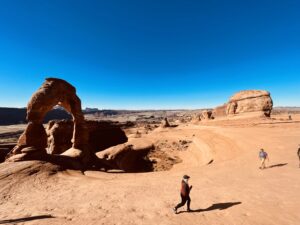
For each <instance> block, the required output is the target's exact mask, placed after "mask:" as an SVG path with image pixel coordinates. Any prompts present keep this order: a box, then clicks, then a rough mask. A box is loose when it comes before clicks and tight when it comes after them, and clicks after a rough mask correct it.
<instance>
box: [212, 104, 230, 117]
mask: <svg viewBox="0 0 300 225" xmlns="http://www.w3.org/2000/svg"><path fill="white" fill-rule="evenodd" d="M226 110H227V104H224V105H222V106H218V107H216V108H214V110H213V117H215V118H216V117H224V116H227V113H226Z"/></svg>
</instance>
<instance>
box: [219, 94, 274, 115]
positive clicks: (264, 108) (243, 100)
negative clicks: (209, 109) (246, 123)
mask: <svg viewBox="0 0 300 225" xmlns="http://www.w3.org/2000/svg"><path fill="white" fill-rule="evenodd" d="M272 109H273V101H272V98H271V95H270V93H269V92H268V91H260V90H247V91H240V92H238V93H236V94H234V95H233V96H232V97H231V98H230V100H229V102H228V103H225V104H224V105H222V106H218V107H216V108H215V109H214V110H213V116H214V117H215V118H220V117H225V116H237V115H238V116H250V117H253V116H254V117H259V116H265V117H270V115H271V112H272Z"/></svg>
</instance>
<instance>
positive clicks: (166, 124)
mask: <svg viewBox="0 0 300 225" xmlns="http://www.w3.org/2000/svg"><path fill="white" fill-rule="evenodd" d="M160 126H161V127H164V128H165V127H170V123H169V121H168V118H167V117H166V118H164V119H163V120H162V121H161V125H160Z"/></svg>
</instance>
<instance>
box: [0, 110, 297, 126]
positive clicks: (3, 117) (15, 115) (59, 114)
mask: <svg viewBox="0 0 300 225" xmlns="http://www.w3.org/2000/svg"><path fill="white" fill-rule="evenodd" d="M82 111H83V113H84V114H95V115H96V116H111V115H122V114H128V113H141V112H157V111H161V112H163V111H174V112H175V111H189V110H112V109H104V110H99V109H97V108H86V109H84V110H82ZM191 111H195V110H191ZM282 112H286V113H300V107H274V109H273V113H274V114H278V113H282ZM54 119H58V120H61V119H72V116H71V115H70V114H69V113H68V112H66V111H65V110H64V109H63V108H62V107H54V109H53V110H51V111H49V112H48V113H47V115H46V116H45V119H44V123H47V122H48V121H49V120H54ZM24 123H27V121H26V108H7V107H0V125H12V124H24Z"/></svg>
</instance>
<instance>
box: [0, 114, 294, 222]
mask: <svg viewBox="0 0 300 225" xmlns="http://www.w3.org/2000/svg"><path fill="white" fill-rule="evenodd" d="M173 123H175V122H173ZM177 125H178V126H176V127H175V126H174V127H170V128H161V127H157V128H155V129H152V130H147V132H146V131H145V130H143V129H144V128H143V127H135V128H131V129H128V130H126V134H127V135H128V137H129V139H130V140H133V139H135V140H134V141H136V142H141V143H143V142H152V143H154V144H155V145H156V146H160V151H161V152H162V153H163V154H164V155H165V156H168V157H167V160H166V159H164V158H158V159H157V164H158V165H160V166H159V167H158V170H157V171H155V172H148V173H124V172H121V171H113V170H112V171H107V172H104V171H77V170H63V171H61V170H60V169H59V168H57V167H56V166H54V165H51V164H49V163H45V162H38V161H24V162H14V163H9V162H4V163H1V164H0V190H1V195H0V224H26V225H27V224H28V225H29V224H38V225H43V224H57V225H62V224H72V225H76V224H78V225H79V224H80V225H81V224H105V225H106V224H109V225H110V224H128V225H130V224H165V225H168V224H213V225H273V224H274V225H297V224H299V223H300V222H299V221H300V214H299V208H300V192H299V190H300V176H299V173H300V168H299V160H298V157H297V155H296V152H297V148H298V144H300V114H295V115H293V120H291V121H290V120H288V119H287V115H285V114H277V115H275V116H272V119H247V118H242V119H226V120H213V121H207V122H199V123H192V122H186V123H183V122H182V123H178V124H177ZM22 129H24V125H13V126H2V127H1V128H0V131H1V132H0V133H1V134H4V133H8V132H10V133H12V134H13V133H14V132H17V131H18V130H22ZM137 130H139V134H140V135H138V136H137V135H134V134H136V131H137ZM4 138H6V139H8V142H11V141H12V139H13V138H15V137H14V136H13V135H12V136H5V135H4V136H3V138H2V139H3V140H4ZM3 140H2V141H3ZM260 148H264V149H265V150H266V151H267V152H268V154H269V158H270V161H269V162H267V169H265V170H260V169H259V166H260V161H259V158H258V151H259V149H260ZM160 160H161V161H160ZM184 174H188V175H189V176H190V177H191V179H190V184H191V185H193V189H192V191H191V199H192V202H191V208H192V212H186V208H185V207H182V208H180V209H179V210H178V214H174V212H173V210H172V208H173V207H174V206H175V205H176V204H177V203H178V202H179V201H180V196H179V191H180V182H181V179H182V176H183V175H184Z"/></svg>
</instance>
